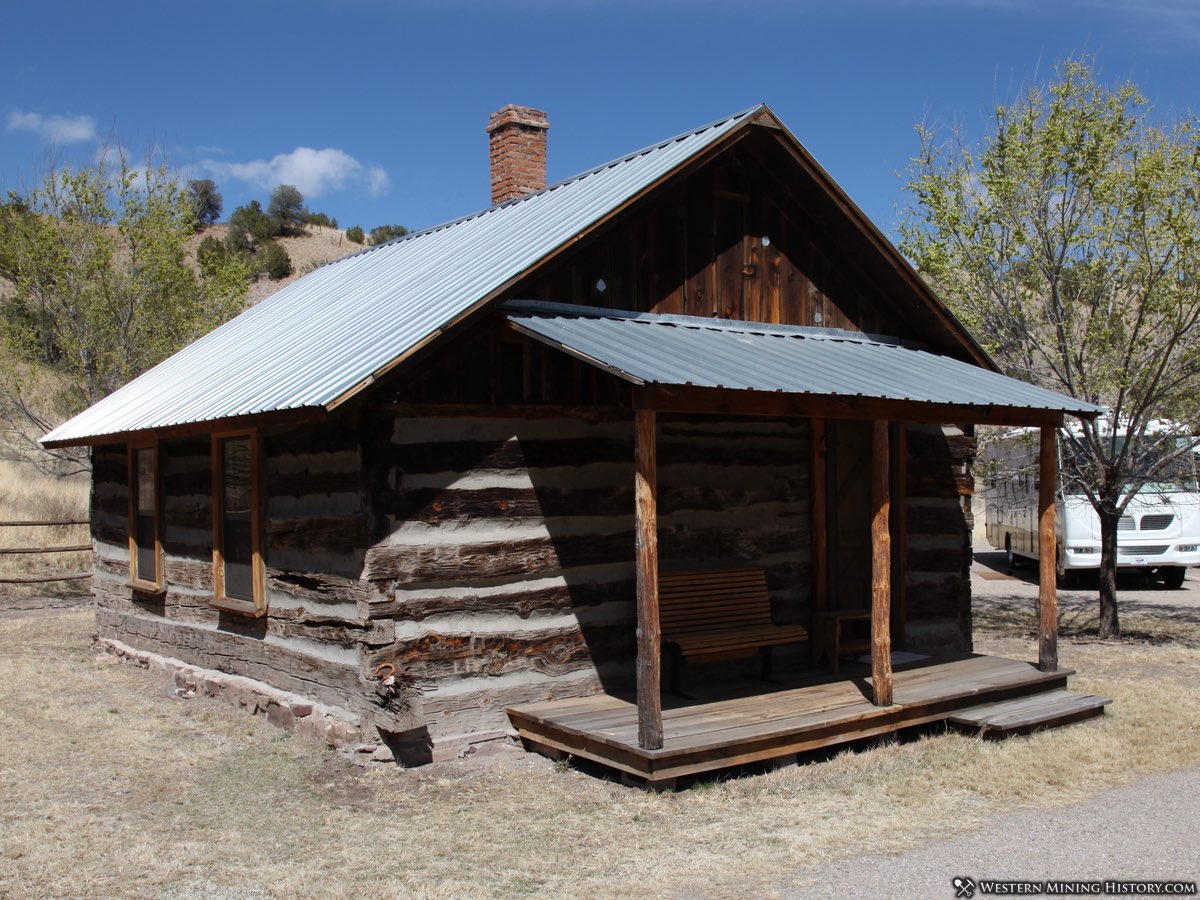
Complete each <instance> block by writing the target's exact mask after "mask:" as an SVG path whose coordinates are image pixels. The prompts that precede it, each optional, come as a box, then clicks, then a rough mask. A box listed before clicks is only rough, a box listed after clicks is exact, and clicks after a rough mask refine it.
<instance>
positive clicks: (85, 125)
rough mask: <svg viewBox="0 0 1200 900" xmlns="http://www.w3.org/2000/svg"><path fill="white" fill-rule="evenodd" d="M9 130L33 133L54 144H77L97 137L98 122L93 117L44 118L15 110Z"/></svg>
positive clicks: (10, 119) (9, 121) (10, 115)
mask: <svg viewBox="0 0 1200 900" xmlns="http://www.w3.org/2000/svg"><path fill="white" fill-rule="evenodd" d="M7 128H8V130H9V131H31V132H33V133H34V134H36V135H37V136H38V137H40V138H41V139H42V140H44V141H49V142H50V143H52V144H77V143H79V142H81V141H90V140H94V139H95V137H96V120H95V119H93V118H92V117H91V116H43V115H42V114H41V113H33V112H21V111H20V110H14V111H13V112H10V113H9V114H8V124H7Z"/></svg>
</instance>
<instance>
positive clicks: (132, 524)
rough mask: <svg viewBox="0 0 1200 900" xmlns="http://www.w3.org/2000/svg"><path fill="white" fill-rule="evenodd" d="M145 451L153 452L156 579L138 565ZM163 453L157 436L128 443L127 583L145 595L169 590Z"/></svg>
mask: <svg viewBox="0 0 1200 900" xmlns="http://www.w3.org/2000/svg"><path fill="white" fill-rule="evenodd" d="M144 450H149V451H150V454H151V457H150V458H151V461H152V463H151V466H152V469H153V476H152V477H153V480H154V509H153V512H154V569H155V571H154V578H153V579H150V578H145V577H143V576H144V574H145V573H143V572H141V571H140V570H139V568H138V549H139V547H138V542H137V519H138V505H139V500H140V496H139V491H138V465H137V459H138V453H139V452H141V451H144ZM160 455H161V452H160V447H159V442H158V441H157V440H155V439H151V440H146V441H137V442H134V443H131V444H129V445H128V447H127V449H126V464H127V466H128V478H129V481H128V484H129V491H128V493H129V498H128V499H129V522H128V531H129V581H128V582H127V586H128V587H130V588H132V589H133V590H135V591H138V592H140V593H144V594H161V593H164V592H165V591H166V583H165V578H166V576H165V573H164V571H163V570H164V567H165V566H164V564H165V559H164V554H163V542H162V527H163V517H162V510H163V499H162V472H161V468H160V466H159V457H160Z"/></svg>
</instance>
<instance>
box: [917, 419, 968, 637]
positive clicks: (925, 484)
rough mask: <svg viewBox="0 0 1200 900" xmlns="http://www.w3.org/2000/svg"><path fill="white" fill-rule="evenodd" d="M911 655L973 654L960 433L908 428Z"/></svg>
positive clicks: (964, 455)
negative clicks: (919, 652) (931, 653)
mask: <svg viewBox="0 0 1200 900" xmlns="http://www.w3.org/2000/svg"><path fill="white" fill-rule="evenodd" d="M907 443H908V460H907V466H908V478H907V494H908V504H907V505H908V510H907V521H906V527H907V548H908V552H907V576H906V579H905V604H906V610H907V616H906V619H907V622H906V632H905V635H906V640H907V644H906V646H907V649H910V650H917V651H926V652H945V651H948V650H954V649H960V650H970V649H971V578H970V571H971V528H972V524H973V523H972V520H971V512H970V509H971V506H970V503H971V494H972V493H973V491H974V481H973V478H972V475H971V462H972V460H973V459H974V455H975V438H974V435H973V434H972V433H967V432H964V431H963V430H962V429H960V428H958V427H956V426H945V427H938V426H933V425H909V426H908V437H907Z"/></svg>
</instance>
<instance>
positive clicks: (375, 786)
mask: <svg viewBox="0 0 1200 900" xmlns="http://www.w3.org/2000/svg"><path fill="white" fill-rule="evenodd" d="M989 571H991V572H997V571H998V570H996V569H995V568H994V567H991V566H989V565H988V561H987V560H986V559H983V558H982V557H981V562H980V564H978V565H977V567H976V573H975V577H974V579H973V581H974V584H975V585H976V588H977V602H976V615H975V622H976V649H977V650H978V651H980V652H985V653H996V654H1004V655H1009V656H1015V657H1017V658H1027V659H1032V658H1033V657H1034V655H1035V642H1034V626H1035V616H1034V614H1033V607H1032V606H1031V603H1030V597H1032V596H1036V585H1034V584H1032V582H1031V581H1030V580H1029V579H1028V578H1026V577H1024V575H1025V573H1022V572H1020V571H1018V572H1017V574H1016V577H1013V578H1009V577H1008V576H1007V574H1006V573H1004V572H999V574H1000V575H1003V576H1004V577H992V576H991V575H988V574H987V572H989ZM1197 575H1200V572H1192V573H1189V578H1188V581H1187V582H1186V583H1185V588H1184V590H1182V591H1174V592H1171V591H1166V590H1163V589H1159V590H1153V589H1151V590H1148V591H1145V592H1144V596H1143V592H1142V590H1141V588H1140V587H1130V589H1129V591H1128V593H1127V594H1124V595H1123V602H1124V603H1125V606H1124V607H1123V621H1124V622H1125V625H1126V628H1127V631H1128V632H1129V634H1130V635H1132V636H1131V637H1130V638H1128V639H1126V640H1123V641H1120V642H1109V641H1099V640H1098V639H1096V637H1095V634H1094V610H1093V609H1092V607H1093V606H1094V597H1093V598H1091V600H1090V601H1089V598H1088V597H1087V594H1086V591H1082V592H1079V597H1078V598H1077V599H1076V598H1074V597H1073V596H1071V595H1069V594H1068V595H1064V598H1063V604H1062V605H1063V622H1064V625H1063V634H1062V640H1061V647H1060V652H1061V658H1062V662H1063V664H1064V665H1066V666H1070V667H1071V668H1074V669H1076V670H1077V672H1078V675H1076V676H1075V677H1074V678H1073V679H1072V686H1073V687H1076V688H1078V689H1081V690H1086V691H1091V692H1094V693H1100V694H1104V695H1105V696H1109V697H1112V698H1113V699H1114V703H1113V704H1112V706H1110V707H1109V708H1108V712H1107V713H1106V715H1105V716H1104V717H1103V718H1102V719H1098V720H1093V721H1090V722H1086V723H1081V724H1078V725H1074V726H1071V727H1068V728H1062V729H1056V730H1053V731H1046V732H1041V733H1038V734H1034V735H1031V736H1029V737H1023V738H1017V739H1011V740H1008V741H1003V742H990V741H982V740H979V739H976V738H971V737H966V736H962V735H959V734H954V733H948V732H942V731H929V732H924V733H918V734H912V735H906V736H905V737H904V739H902V740H890V741H880V742H873V743H864V744H861V745H857V746H854V747H850V748H844V749H839V750H835V751H829V752H826V753H823V754H816V755H813V756H810V757H807V758H806V759H805V761H804V763H803V764H802V765H798V766H790V767H786V768H781V769H777V770H774V771H761V770H759V771H757V772H755V771H747V772H742V773H730V775H729V776H727V777H720V778H712V779H709V780H706V781H702V782H699V783H696V784H693V785H691V786H690V787H689V788H688V789H686V790H682V791H680V792H678V793H667V794H649V793H645V792H642V791H639V790H636V789H632V788H626V787H623V786H622V785H620V784H619V783H617V782H615V781H611V780H606V779H604V778H601V777H597V776H596V773H594V772H590V771H587V772H585V771H582V770H581V769H580V768H577V767H576V766H574V765H571V764H554V763H551V762H549V761H547V760H545V759H542V758H541V757H537V756H531V755H528V754H525V753H523V752H522V751H521V750H520V749H518V748H516V747H511V746H510V747H505V746H496V747H493V748H491V749H490V750H489V751H487V752H484V753H480V754H477V755H476V756H475V757H473V758H470V759H466V760H460V761H457V762H448V763H439V764H437V765H433V766H426V767H422V768H419V769H412V770H404V769H399V768H377V769H363V768H359V767H356V766H355V765H353V764H352V763H351V762H350V761H348V759H347V758H346V757H345V756H343V755H342V754H339V753H337V752H335V751H331V750H327V749H324V748H321V747H317V746H315V745H312V744H309V743H307V742H304V741H301V740H296V739H292V738H290V737H289V736H288V735H287V733H286V732H282V731H279V730H277V729H275V728H274V727H272V726H270V725H268V724H266V723H265V722H264V721H262V720H261V719H259V718H251V717H248V716H247V715H246V714H245V713H244V712H240V711H238V710H236V709H234V708H232V707H228V706H224V705H222V704H219V703H217V702H215V701H210V700H205V699H203V698H199V697H197V698H192V699H187V700H183V699H179V698H177V697H175V696H174V693H173V692H168V691H165V690H164V689H163V687H162V686H161V684H160V683H159V682H157V681H155V680H154V679H153V678H151V676H150V675H149V674H148V673H147V672H145V671H143V670H140V669H137V668H134V667H131V666H125V665H121V664H119V663H117V662H116V661H115V660H114V659H113V658H111V657H108V656H106V655H101V654H98V653H96V652H95V651H93V650H92V649H91V643H90V639H91V633H92V621H91V616H90V612H89V611H88V610H87V609H86V608H76V609H73V610H70V609H68V610H62V609H57V610H56V609H44V610H42V611H38V612H29V611H25V612H10V613H7V614H5V615H2V616H0V732H2V733H3V735H4V737H3V739H0V896H21V897H24V896H100V895H117V896H153V897H175V898H183V897H185V898H200V897H206V898H207V897H221V898H230V897H274V896H289V897H290V896H314V897H318V896H319V897H326V896H333V897H338V896H352V895H353V896H362V895H367V896H381V895H388V896H421V897H426V896H430V897H513V896H539V897H542V896H544V897H583V896H588V897H626V896H633V895H636V896H650V897H658V896H689V897H691V896H695V897H726V896H728V897H733V896H736V897H744V896H786V895H788V894H789V893H790V892H791V891H792V890H794V889H796V888H798V887H800V886H801V885H804V884H806V883H811V882H810V881H809V876H810V875H811V873H816V872H819V871H821V868H820V867H821V866H823V865H827V864H831V863H835V862H836V861H838V860H844V859H853V858H856V857H859V856H861V855H862V854H863V853H864V852H870V853H873V854H876V855H878V856H880V857H881V858H883V859H885V860H886V859H890V858H891V857H892V855H894V854H900V853H904V852H906V851H912V850H914V849H915V848H919V847H922V846H924V845H926V844H927V843H929V842H931V841H939V840H950V839H953V838H955V837H956V836H958V835H961V834H969V833H970V832H972V831H973V830H974V829H976V828H979V827H981V826H982V825H984V824H986V823H988V822H991V821H994V820H995V817H996V816H997V815H998V814H1009V813H1021V812H1026V813H1029V814H1030V815H1034V816H1036V815H1037V811H1038V810H1054V809H1063V808H1066V807H1069V806H1071V805H1073V804H1077V803H1080V802H1085V801H1087V800H1088V799H1089V798H1091V797H1095V796H1096V795H1097V794H1098V793H1099V792H1102V791H1106V790H1108V789H1110V788H1112V787H1114V786H1118V785H1121V784H1124V783H1127V782H1129V781H1131V780H1134V779H1137V778H1139V777H1142V776H1145V775H1148V774H1153V773H1163V772H1175V771H1179V770H1185V769H1190V768H1195V767H1197V766H1200V727H1198V724H1197V723H1200V621H1198V618H1200V610H1198V609H1197V606H1196V605H1195V604H1194V603H1193V601H1192V599H1191V598H1193V597H1194V594H1195V592H1196V590H1197V588H1198V587H1200V579H1198V578H1197V577H1196V576H1197ZM1089 623H1090V624H1089ZM1089 629H1091V630H1090V631H1089ZM1047 814H1048V813H1047Z"/></svg>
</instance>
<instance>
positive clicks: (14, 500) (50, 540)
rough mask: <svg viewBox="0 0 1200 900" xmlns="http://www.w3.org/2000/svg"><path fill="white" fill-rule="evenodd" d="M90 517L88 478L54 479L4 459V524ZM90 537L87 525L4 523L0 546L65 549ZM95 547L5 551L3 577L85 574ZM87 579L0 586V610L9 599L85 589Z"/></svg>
mask: <svg viewBox="0 0 1200 900" xmlns="http://www.w3.org/2000/svg"><path fill="white" fill-rule="evenodd" d="M87 516H88V476H87V475H86V474H85V475H80V476H78V477H75V478H50V477H48V476H45V475H42V474H41V473H39V472H38V471H37V470H36V469H35V468H34V467H33V466H31V465H29V464H26V463H21V462H17V461H14V460H8V459H0V522H10V521H48V520H62V519H86V518H87ZM89 540H90V536H89V533H88V527H87V526H86V525H59V526H51V527H14V526H0V547H6V548H7V547H22V548H24V547H63V546H73V545H81V544H86V543H88V542H89ZM91 566H92V555H91V552H90V551H84V552H76V553H38V554H30V555H8V554H0V578H4V577H6V576H24V575H49V574H58V573H62V572H86V571H89V570H90V569H91ZM87 585H88V582H87V581H74V582H52V583H49V584H40V585H39V584H30V585H12V584H6V585H0V590H2V591H3V594H2V595H0V609H3V608H4V607H5V606H7V605H11V604H9V603H7V602H6V600H7V599H8V598H12V597H30V596H38V595H42V594H46V593H52V594H55V595H62V594H63V593H80V592H84V591H86V590H87Z"/></svg>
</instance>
